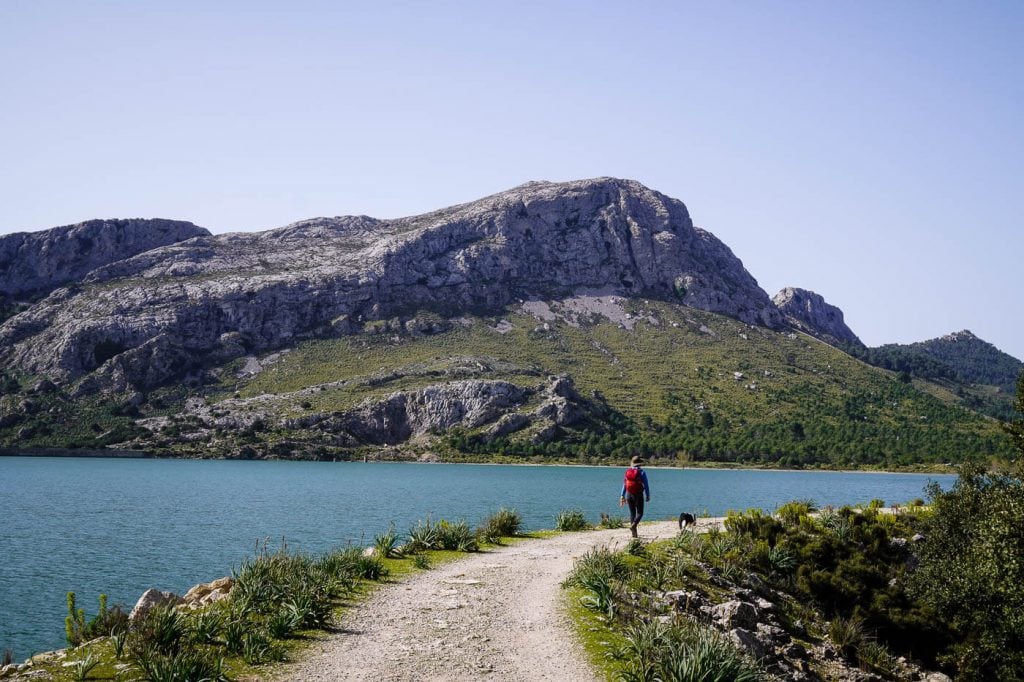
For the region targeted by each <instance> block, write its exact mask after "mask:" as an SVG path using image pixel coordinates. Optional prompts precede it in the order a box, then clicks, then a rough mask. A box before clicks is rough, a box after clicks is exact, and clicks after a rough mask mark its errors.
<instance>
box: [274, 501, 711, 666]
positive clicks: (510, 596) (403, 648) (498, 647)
mask: <svg viewBox="0 0 1024 682" xmlns="http://www.w3.org/2000/svg"><path fill="white" fill-rule="evenodd" d="M713 523H714V522H713V521H712V520H710V519H701V522H700V524H699V525H702V526H704V525H711V524H713ZM676 532H677V528H676V524H675V523H674V522H668V521H661V522H656V523H651V524H644V525H641V527H640V536H641V538H643V539H647V540H652V539H655V538H664V537H670V536H672V535H674V534H675V533H676ZM628 541H629V530H628V529H626V528H623V529H620V530H604V531H587V532H582V533H566V534H564V535H558V536H555V537H552V538H546V539H540V540H524V541H522V542H518V543H516V544H514V545H511V546H507V547H498V548H495V549H492V550H488V551H486V552H481V553H479V554H472V555H469V556H467V557H466V558H465V559H460V560H458V561H456V562H454V563H451V564H446V565H443V566H438V567H436V568H433V569H431V570H428V571H424V572H422V573H418V574H416V575H414V576H411V577H409V578H407V579H405V580H403V581H402V582H401V583H397V584H394V585H387V586H385V587H383V588H381V589H379V590H378V591H377V592H375V593H374V594H373V596H372V597H370V598H369V599H368V600H367V601H366V602H364V603H363V604H361V605H360V606H358V607H357V608H355V609H353V610H352V611H351V612H349V613H348V615H347V616H346V617H345V619H344V620H343V621H342V623H341V624H340V625H341V630H342V631H341V632H340V633H337V634H332V635H328V636H325V637H324V638H323V639H321V640H320V641H318V642H316V643H315V644H314V645H313V646H312V647H310V649H309V650H308V651H307V652H306V654H305V657H304V658H303V659H302V660H301V661H299V662H298V663H295V664H290V665H287V666H285V667H284V668H282V670H281V672H282V676H281V679H284V680H296V681H297V680H375V681H376V680H410V681H412V680H416V681H420V680H479V679H482V678H484V679H486V678H490V679H493V680H502V681H504V680H523V681H524V682H525V681H526V680H559V681H566V682H569V681H573V680H594V679H595V676H594V673H593V672H592V670H591V669H590V666H589V665H588V664H587V662H586V660H585V657H584V654H583V651H582V648H581V647H580V646H579V644H578V643H577V642H576V640H575V638H574V636H573V634H572V632H571V631H570V626H569V622H568V618H567V616H566V615H565V614H564V612H563V608H562V604H563V599H562V594H561V589H560V587H559V584H560V583H561V582H562V580H563V579H564V578H565V576H566V575H567V574H568V573H569V571H570V570H571V569H572V564H573V561H574V560H575V559H576V558H578V557H579V556H581V555H582V554H583V553H584V552H586V551H587V550H588V549H590V548H591V547H595V546H597V545H609V546H611V547H620V546H622V545H624V544H626V543H627V542H628Z"/></svg>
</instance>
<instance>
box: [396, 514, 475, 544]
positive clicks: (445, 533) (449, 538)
mask: <svg viewBox="0 0 1024 682" xmlns="http://www.w3.org/2000/svg"><path fill="white" fill-rule="evenodd" d="M406 548H407V550H408V551H410V552H421V551H423V550H426V549H446V550H450V551H457V552H475V551H477V549H479V544H478V542H477V539H476V534H475V533H474V532H473V531H472V530H471V529H470V527H469V524H468V523H466V522H465V521H454V522H453V521H445V520H444V519H441V520H440V521H438V522H437V523H431V521H430V519H427V520H426V521H417V522H416V525H415V526H413V527H412V528H410V529H409V543H408V544H407V545H406Z"/></svg>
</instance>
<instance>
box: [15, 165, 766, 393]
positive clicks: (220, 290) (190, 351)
mask: <svg viewBox="0 0 1024 682" xmlns="http://www.w3.org/2000/svg"><path fill="white" fill-rule="evenodd" d="M197 229H198V228H197ZM202 234H203V235H205V236H201V237H199V238H195V239H191V240H188V241H184V242H180V243H174V244H168V245H165V246H161V247H160V248H155V249H149V250H146V251H145V252H141V253H138V255H135V256H133V257H130V258H121V259H119V260H117V261H116V262H111V263H109V264H107V265H105V266H104V267H100V268H97V267H96V266H95V265H92V266H91V267H90V268H89V270H90V272H89V274H88V276H86V277H84V278H83V280H82V283H83V287H82V290H81V291H58V292H55V293H54V295H53V296H51V297H50V298H48V299H46V300H44V301H41V302H40V303H39V304H37V305H36V306H34V307H33V308H32V309H30V310H28V311H26V312H24V313H22V314H20V315H18V316H17V317H15V318H12V319H11V320H9V321H8V322H7V323H6V324H5V325H4V326H3V327H0V347H6V348H8V349H10V350H9V351H8V352H7V360H8V362H13V363H14V364H15V365H16V366H18V367H19V368H20V369H21V370H22V371H25V372H28V373H30V374H42V375H46V376H49V377H51V378H52V379H57V380H61V381H68V380H77V379H79V378H81V377H82V376H83V375H85V374H90V373H93V372H96V375H95V377H94V379H95V381H98V382H99V385H100V386H105V387H107V388H109V389H112V390H117V389H123V388H127V387H128V386H135V387H137V388H147V387H151V386H153V385H157V384H159V383H160V382H163V381H166V380H168V379H170V378H171V377H173V376H176V375H177V373H181V372H183V371H186V370H187V368H188V367H189V366H191V365H201V364H203V363H204V362H207V361H209V360H216V361H218V362H222V361H225V360H227V359H230V358H231V357H237V356H239V355H240V354H243V353H245V352H253V351H259V350H264V349H269V348H274V347H283V346H285V345H288V344H291V343H294V342H295V341H296V340H298V339H301V338H308V337H311V336H324V335H331V334H349V333H358V332H359V331H360V330H361V329H362V326H363V325H365V324H366V323H367V322H369V321H373V320H382V319H392V318H394V317H396V316H402V315H407V314H409V313H414V312H415V311H416V310H417V309H428V310H433V311H436V312H439V313H441V314H443V315H449V316H451V315H457V314H462V313H463V312H465V311H467V310H481V309H490V310H497V309H501V308H503V307H504V306H507V305H510V304H512V303H514V302H516V301H517V300H520V299H540V300H551V299H559V298H563V297H565V296H571V295H573V294H574V293H575V292H577V291H581V290H589V291H602V292H607V293H610V294H616V295H621V296H648V297H652V298H662V299H665V300H670V301H673V302H677V303H683V304H686V305H689V306H692V307H695V308H700V309H703V310H708V311H711V312H717V313H721V314H724V315H728V316H730V317H734V318H736V319H739V320H742V321H744V322H746V323H748V324H760V325H765V326H770V327H776V326H779V325H780V324H781V322H782V317H781V315H780V314H779V311H778V310H776V308H775V307H774V306H773V305H772V304H771V301H770V300H769V298H768V295H767V294H766V293H765V292H764V291H763V290H762V289H761V288H760V287H759V286H758V285H757V281H756V280H755V279H754V278H753V277H752V276H751V275H750V273H748V272H747V271H746V269H744V267H743V264H742V262H740V260H739V259H738V258H736V256H735V255H733V253H732V251H730V250H729V248H728V247H727V246H726V245H725V244H723V243H722V242H720V241H719V240H718V239H717V238H715V236H714V235H712V234H711V233H710V232H707V231H705V230H702V229H700V228H698V227H695V226H694V225H693V222H692V220H691V219H690V215H689V212H688V211H687V209H686V206H685V205H684V204H683V203H682V202H681V201H678V200H676V199H672V198H670V197H667V196H665V195H663V194H660V193H658V192H655V191H653V190H651V189H649V188H647V187H644V186H643V185H642V184H640V183H638V182H636V181H633V180H620V179H615V178H597V179H593V180H580V181H574V182H562V183H552V182H532V183H527V184H525V185H521V186H519V187H515V188H513V189H510V190H507V191H505V192H500V193H498V194H495V195H492V196H489V197H485V198H483V199H480V200H477V201H474V202H470V203H466V204H461V205H458V206H452V207H449V208H445V209H441V210H438V211H434V212H431V213H427V214H423V215H419V216H412V217H408V218H400V219H397V220H375V219H373V218H368V217H365V216H357V217H340V218H317V219H313V220H309V221H303V222H300V223H296V224H294V225H289V226H287V227H283V228H280V229H277V230H269V231H266V232H261V233H235V234H226V235H216V236H209V235H207V234H206V233H205V231H203V233H202Z"/></svg>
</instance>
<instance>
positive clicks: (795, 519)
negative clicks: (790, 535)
mask: <svg viewBox="0 0 1024 682" xmlns="http://www.w3.org/2000/svg"><path fill="white" fill-rule="evenodd" d="M817 510H818V505H817V503H816V502H815V501H814V500H793V501H792V502H787V503H786V504H784V505H782V506H781V507H779V508H778V510H776V512H775V513H776V514H778V516H779V519H781V520H782V522H783V523H784V524H786V525H787V526H796V525H799V523H800V520H801V519H803V518H805V517H807V516H809V515H810V514H811V513H813V512H815V511H817Z"/></svg>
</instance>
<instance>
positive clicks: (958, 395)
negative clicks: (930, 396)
mask: <svg viewBox="0 0 1024 682" xmlns="http://www.w3.org/2000/svg"><path fill="white" fill-rule="evenodd" d="M845 350H847V351H849V352H850V353H851V354H852V355H854V356H855V357H858V358H860V359H861V360H864V362H867V363H868V364H871V365H874V366H876V367H881V368H883V369H888V370H891V371H893V372H897V373H899V374H900V375H901V378H902V379H903V380H909V378H919V379H925V380H927V381H929V382H932V383H935V384H937V385H939V386H941V387H943V388H944V389H946V390H947V391H948V392H949V393H951V394H952V395H953V396H954V398H955V400H956V401H957V402H958V403H959V404H961V405H962V406H964V407H967V408H968V409H971V410H973V411H975V412H980V413H982V414H985V415H988V416H990V417H993V418H995V419H998V420H1000V421H1010V420H1013V419H1016V418H1019V415H1018V414H1017V413H1016V411H1015V410H1014V407H1013V398H1014V390H1015V389H1014V386H1015V384H1016V382H1017V377H1019V376H1020V374H1021V372H1022V371H1024V363H1022V362H1021V361H1020V360H1018V359H1017V358H1015V357H1013V356H1012V355H1008V354H1007V353H1004V352H1002V351H1001V350H999V349H998V348H996V347H995V346H993V345H992V344H990V343H988V342H987V341H983V340H981V339H979V338H978V337H976V336H974V335H973V334H971V333H970V332H969V331H962V332H956V333H954V334H948V335H946V336H943V337H940V338H937V339H930V340H928V341H920V342H918V343H911V344H906V345H902V344H896V343H890V344H886V345H883V346H878V347H876V348H860V347H857V348H854V347H850V348H847V349H845Z"/></svg>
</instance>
